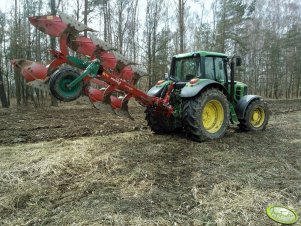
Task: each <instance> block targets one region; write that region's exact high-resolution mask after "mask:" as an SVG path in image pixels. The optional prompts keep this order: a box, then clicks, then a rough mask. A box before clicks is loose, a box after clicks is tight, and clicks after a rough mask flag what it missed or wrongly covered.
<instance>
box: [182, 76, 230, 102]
mask: <svg viewBox="0 0 301 226" xmlns="http://www.w3.org/2000/svg"><path fill="white" fill-rule="evenodd" d="M207 87H217V88H219V89H221V90H222V91H223V93H225V95H226V94H227V90H226V89H225V87H224V86H223V85H221V84H220V83H218V82H216V81H213V80H204V81H202V82H200V83H198V84H196V85H190V84H189V83H188V84H187V85H186V86H185V87H184V88H183V89H182V90H181V94H180V96H181V97H184V98H188V97H194V96H196V95H197V94H199V93H200V92H201V91H202V90H203V89H204V88H207Z"/></svg>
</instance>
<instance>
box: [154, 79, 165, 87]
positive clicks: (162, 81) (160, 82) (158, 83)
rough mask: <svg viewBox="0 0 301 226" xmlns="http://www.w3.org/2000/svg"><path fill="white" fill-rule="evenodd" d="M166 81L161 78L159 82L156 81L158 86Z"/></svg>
mask: <svg viewBox="0 0 301 226" xmlns="http://www.w3.org/2000/svg"><path fill="white" fill-rule="evenodd" d="M164 82H165V80H159V81H158V82H157V83H156V86H159V85H161V84H163V83H164Z"/></svg>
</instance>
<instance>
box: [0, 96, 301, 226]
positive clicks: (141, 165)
mask: <svg viewBox="0 0 301 226" xmlns="http://www.w3.org/2000/svg"><path fill="white" fill-rule="evenodd" d="M268 103H269V106H270V109H271V111H272V113H273V114H272V116H271V117H270V123H269V126H268V128H267V130H266V131H264V132H260V133H243V132H240V131H239V130H238V129H237V128H236V127H231V128H230V129H229V130H228V132H227V133H226V136H225V137H223V138H222V139H219V140H214V141H207V142H204V143H196V142H193V141H191V140H189V139H187V138H185V137H184V136H183V134H171V135H154V134H153V133H152V132H151V131H150V130H149V129H148V128H147V127H146V122H145V121H144V114H143V108H141V107H138V106H133V107H132V108H131V109H132V115H133V116H134V117H135V118H136V120H135V121H131V120H128V119H124V118H120V117H118V116H116V115H113V114H111V113H107V112H106V111H99V110H96V109H93V108H91V107H89V106H83V105H74V106H72V105H70V104H69V105H64V104H61V107H60V108H50V107H48V108H46V107H44V108H41V109H32V108H28V109H16V108H13V109H8V110H5V109H0V225H2V224H3V225H231V226H232V225H250V226H251V225H252V226H254V225H279V224H277V223H275V222H273V221H271V220H270V219H269V218H268V217H267V216H266V214H265V208H266V207H267V206H268V205H269V204H281V205H285V206H288V207H291V208H293V209H294V210H295V211H296V212H297V213H298V214H299V215H300V214H301V155H300V154H301V129H300V128H301V100H291V101H269V102H268ZM298 223H299V224H298ZM298 223H297V224H296V225H301V222H300V220H299V222H298Z"/></svg>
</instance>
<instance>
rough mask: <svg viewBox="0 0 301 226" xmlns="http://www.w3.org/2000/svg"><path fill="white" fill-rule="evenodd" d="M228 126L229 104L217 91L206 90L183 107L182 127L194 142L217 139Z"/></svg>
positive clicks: (186, 102) (188, 100)
mask: <svg viewBox="0 0 301 226" xmlns="http://www.w3.org/2000/svg"><path fill="white" fill-rule="evenodd" d="M228 126H229V104H228V101H227V98H226V96H225V95H224V94H223V93H222V92H221V91H220V90H218V89H207V90H205V91H204V92H202V93H201V94H200V95H198V96H196V97H194V98H190V99H187V100H186V101H184V105H183V127H184V129H185V130H186V132H187V133H188V135H189V136H190V137H191V138H192V139H194V140H196V141H200V142H201V141H205V140H208V139H218V138H220V137H222V136H223V135H224V134H225V132H226V130H227V128H228Z"/></svg>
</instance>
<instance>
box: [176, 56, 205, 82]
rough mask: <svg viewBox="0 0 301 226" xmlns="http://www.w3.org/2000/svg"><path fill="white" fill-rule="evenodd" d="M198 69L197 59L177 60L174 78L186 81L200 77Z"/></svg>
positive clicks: (198, 61) (198, 62)
mask: <svg viewBox="0 0 301 226" xmlns="http://www.w3.org/2000/svg"><path fill="white" fill-rule="evenodd" d="M200 68H201V67H200V58H199V57H189V58H182V59H177V60H176V64H175V75H174V77H175V79H177V80H179V81H188V80H190V79H192V78H195V77H197V76H199V75H200Z"/></svg>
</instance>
